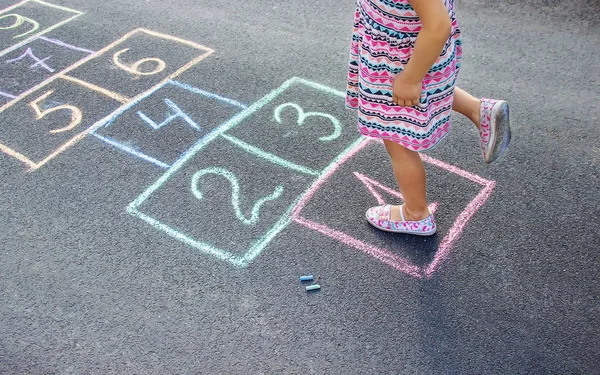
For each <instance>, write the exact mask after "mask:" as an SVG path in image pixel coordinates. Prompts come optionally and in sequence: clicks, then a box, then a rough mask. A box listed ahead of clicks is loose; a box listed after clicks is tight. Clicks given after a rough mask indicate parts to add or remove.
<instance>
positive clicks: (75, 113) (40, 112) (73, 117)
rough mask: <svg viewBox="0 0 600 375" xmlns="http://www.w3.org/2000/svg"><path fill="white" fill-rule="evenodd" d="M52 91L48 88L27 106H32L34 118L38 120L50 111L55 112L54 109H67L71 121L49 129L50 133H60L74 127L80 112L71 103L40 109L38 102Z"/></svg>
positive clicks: (78, 122)
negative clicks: (58, 127) (57, 127)
mask: <svg viewBox="0 0 600 375" xmlns="http://www.w3.org/2000/svg"><path fill="white" fill-rule="evenodd" d="M52 93H54V91H53V90H49V91H47V92H46V93H45V94H44V95H42V96H40V97H39V98H37V99H36V100H34V101H32V102H31V103H29V106H30V107H31V108H33V110H34V111H35V115H36V119H37V120H40V119H42V118H44V117H45V116H46V115H48V114H50V113H52V112H56V111H60V110H67V111H70V112H71V123H69V125H67V126H65V127H64V128H60V129H54V130H50V133H52V134H56V133H62V132H66V131H69V130H72V129H73V128H75V127H76V126H77V125H79V124H80V123H81V117H82V114H81V110H80V109H79V108H77V107H75V106H73V105H69V104H63V105H59V106H56V107H53V108H50V109H46V110H42V109H41V108H40V106H39V103H40V102H42V101H44V100H46V98H48V97H49V96H50V95H52Z"/></svg>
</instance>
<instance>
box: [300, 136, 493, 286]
mask: <svg viewBox="0 0 600 375" xmlns="http://www.w3.org/2000/svg"><path fill="white" fill-rule="evenodd" d="M371 142H375V141H373V140H371V139H365V140H363V141H362V142H361V143H359V144H357V145H356V147H355V148H354V149H353V150H350V151H349V152H348V153H347V154H346V155H345V156H344V158H343V159H341V160H340V162H339V163H338V164H336V165H335V166H333V167H332V168H331V169H330V170H329V171H328V172H327V173H325V174H323V175H322V177H321V178H320V179H319V180H318V181H317V182H315V184H314V185H313V186H312V187H311V189H310V190H309V191H308V192H307V193H306V194H305V195H304V197H303V198H302V200H300V202H299V203H298V205H297V206H296V207H294V210H293V212H292V217H293V220H294V221H295V222H297V223H299V224H302V225H304V226H306V227H307V228H310V229H313V230H315V231H317V232H320V233H322V234H324V235H326V236H328V237H331V238H333V239H335V240H337V241H339V242H341V243H343V244H345V245H347V246H349V247H352V248H355V249H357V250H360V251H362V252H364V253H366V254H368V255H370V256H372V257H374V258H375V259H378V260H379V261H381V262H383V263H384V264H387V265H389V266H391V267H393V268H395V269H397V270H398V271H401V272H404V273H406V274H408V275H411V276H413V277H416V278H430V277H431V276H432V275H433V273H434V272H435V271H436V270H437V269H438V268H439V267H440V265H441V264H442V263H443V262H444V261H445V260H446V259H447V258H448V255H449V254H450V252H451V251H452V249H453V246H454V244H455V242H456V240H458V238H459V237H460V235H461V234H462V232H463V231H464V229H465V227H466V225H467V224H468V222H469V220H470V219H471V218H472V217H473V216H474V215H475V213H476V212H477V211H478V210H479V209H480V208H481V206H483V204H484V203H485V202H486V201H487V200H488V199H489V197H490V196H491V194H492V192H493V190H494V187H495V186H496V182H495V181H490V180H487V179H485V178H483V177H480V176H477V175H475V174H472V173H470V172H467V171H465V170H462V169H460V168H458V167H455V166H453V165H450V164H448V163H444V162H442V161H440V160H436V159H434V158H431V157H429V156H427V155H421V158H422V159H423V161H424V162H425V163H429V164H431V165H434V166H436V167H438V168H440V169H443V170H445V171H447V172H450V173H454V174H456V175H458V176H460V177H463V178H465V179H467V180H470V181H472V182H475V183H477V184H479V185H482V189H481V190H480V192H479V193H478V194H477V196H476V197H475V198H474V199H473V200H472V201H471V202H470V203H469V204H468V205H467V207H466V208H465V209H464V210H463V211H462V212H461V213H460V214H459V215H458V217H457V218H456V219H455V221H454V223H453V224H452V227H451V228H450V230H449V231H448V232H447V233H446V235H445V236H444V238H443V240H442V241H441V243H440V245H439V247H438V250H437V252H436V254H435V256H434V259H433V261H432V262H431V263H430V264H429V265H426V266H423V267H419V266H416V265H415V264H413V263H412V262H411V261H410V260H408V259H406V258H404V257H401V256H398V255H396V254H394V253H392V252H391V251H389V250H387V249H383V248H379V247H377V246H374V245H372V244H369V243H366V242H364V241H361V240H359V239H357V238H355V237H353V236H352V235H350V234H347V233H344V232H341V231H338V230H335V229H333V228H331V227H329V226H327V225H326V224H324V223H319V222H316V221H313V220H309V219H306V218H304V217H303V216H302V214H301V213H302V210H303V209H304V207H306V205H307V204H308V202H309V201H310V200H311V199H312V197H313V196H314V195H315V193H316V192H317V191H318V190H319V189H320V188H322V187H323V185H324V184H325V182H326V181H327V180H328V179H329V178H330V177H331V176H332V175H333V174H334V173H335V172H336V170H337V169H338V168H339V167H340V166H341V164H342V163H345V162H346V161H348V160H349V159H350V158H351V157H353V156H354V155H356V154H357V153H358V152H359V151H360V150H362V149H364V148H365V147H366V146H367V145H368V144H369V143H371ZM357 177H358V176H357ZM379 185H380V184H379ZM379 187H381V185H380V186H379ZM374 195H375V194H374ZM378 201H379V199H378ZM432 208H435V207H431V206H430V209H432Z"/></svg>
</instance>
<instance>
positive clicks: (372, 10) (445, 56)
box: [346, 0, 462, 151]
mask: <svg viewBox="0 0 600 375" xmlns="http://www.w3.org/2000/svg"><path fill="white" fill-rule="evenodd" d="M444 2H445V4H446V7H447V8H448V12H449V14H450V18H451V20H452V33H451V35H450V37H449V38H448V41H447V42H446V45H445V46H444V49H443V51H442V53H441V54H440V56H439V58H438V59H437V61H436V62H435V64H434V65H433V67H432V68H431V69H430V70H429V72H428V73H427V75H426V77H425V79H424V80H423V91H422V94H421V98H420V103H419V105H416V106H414V107H401V106H398V105H396V104H395V103H393V102H392V82H393V80H394V77H395V76H396V75H397V74H398V73H400V72H401V71H402V70H403V69H404V66H405V65H406V64H407V63H408V60H409V59H410V57H411V55H412V52H413V48H414V44H415V40H416V38H417V35H418V33H419V31H420V30H421V21H420V20H419V17H418V16H417V14H416V12H415V10H414V9H413V8H412V6H411V5H410V3H409V2H408V0H357V9H356V15H355V20H354V31H353V35H352V44H351V49H350V65H349V70H348V90H347V93H346V105H347V106H348V107H349V108H352V109H358V129H359V131H360V132H361V133H362V134H364V135H366V136H370V137H375V138H381V139H389V140H391V141H394V142H396V143H399V144H401V145H402V146H404V147H406V148H408V149H410V150H414V151H424V150H427V149H430V148H432V147H433V146H435V145H436V144H437V143H438V142H439V141H441V140H442V139H443V138H444V137H445V136H446V134H448V131H449V130H450V126H451V121H450V115H451V113H452V100H453V98H454V86H455V83H456V78H457V76H458V72H459V70H460V60H461V55H462V40H461V36H460V29H459V25H458V21H457V20H456V17H455V11H454V0H444Z"/></svg>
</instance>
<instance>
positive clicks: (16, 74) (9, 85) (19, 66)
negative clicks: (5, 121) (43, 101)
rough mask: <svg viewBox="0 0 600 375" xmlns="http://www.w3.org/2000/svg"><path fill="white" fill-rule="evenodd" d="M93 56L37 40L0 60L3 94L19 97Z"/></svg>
mask: <svg viewBox="0 0 600 375" xmlns="http://www.w3.org/2000/svg"><path fill="white" fill-rule="evenodd" d="M91 53H93V52H92V51H87V50H85V49H83V48H77V47H74V46H70V45H68V44H66V43H60V42H59V41H55V40H52V39H48V38H45V37H41V38H37V39H34V40H32V41H30V42H29V43H27V44H25V45H23V46H21V47H20V48H17V49H14V50H12V51H11V52H9V53H7V54H6V55H5V56H4V57H2V59H0V91H2V92H7V93H11V94H13V95H14V96H15V97H16V96H19V95H21V94H22V93H24V92H25V91H27V90H29V89H30V88H31V87H34V86H36V85H38V84H40V83H41V82H43V81H45V80H47V79H48V78H50V77H52V76H53V75H55V74H56V73H57V72H60V71H61V70H63V69H65V68H67V67H69V66H70V65H72V64H73V63H75V62H77V61H79V60H81V59H82V58H84V57H86V56H89V55H90V54H91Z"/></svg>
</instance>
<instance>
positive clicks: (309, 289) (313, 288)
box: [306, 284, 321, 291]
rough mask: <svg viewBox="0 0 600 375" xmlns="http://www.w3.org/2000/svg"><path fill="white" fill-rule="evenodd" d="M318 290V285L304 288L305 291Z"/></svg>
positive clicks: (319, 287)
mask: <svg viewBox="0 0 600 375" xmlns="http://www.w3.org/2000/svg"><path fill="white" fill-rule="evenodd" d="M319 289H321V285H319V284H315V285H309V286H307V287H306V290H307V291H311V290H319Z"/></svg>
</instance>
